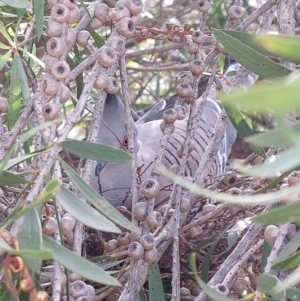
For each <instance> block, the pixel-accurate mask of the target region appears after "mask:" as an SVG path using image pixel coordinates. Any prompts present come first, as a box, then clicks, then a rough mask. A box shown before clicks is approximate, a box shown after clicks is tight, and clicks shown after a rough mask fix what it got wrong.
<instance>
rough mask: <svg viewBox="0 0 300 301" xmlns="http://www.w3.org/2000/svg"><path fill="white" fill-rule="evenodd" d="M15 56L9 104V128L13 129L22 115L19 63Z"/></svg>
mask: <svg viewBox="0 0 300 301" xmlns="http://www.w3.org/2000/svg"><path fill="white" fill-rule="evenodd" d="M15 57H16V55H15V56H14V60H13V65H12V71H11V78H10V87H9V106H8V128H9V129H10V130H11V129H12V128H13V127H14V125H15V123H16V122H17V120H18V119H19V117H20V111H21V86H20V75H19V74H20V72H19V64H18V61H17V60H16V59H15Z"/></svg>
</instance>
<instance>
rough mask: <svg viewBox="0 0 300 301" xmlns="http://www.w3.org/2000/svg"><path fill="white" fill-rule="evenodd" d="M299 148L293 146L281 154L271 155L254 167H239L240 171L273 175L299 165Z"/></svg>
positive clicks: (252, 174)
mask: <svg viewBox="0 0 300 301" xmlns="http://www.w3.org/2000/svg"><path fill="white" fill-rule="evenodd" d="M299 152H300V148H299V147H293V148H290V149H289V150H287V151H285V152H284V153H283V154H282V155H280V156H276V157H272V158H271V159H270V160H268V161H266V162H264V163H262V164H260V165H258V166H254V167H251V168H249V167H246V168H241V171H242V172H243V173H245V174H247V175H250V176H254V177H259V178H260V177H274V176H278V173H284V172H286V171H288V170H291V169H294V168H295V167H297V166H299V165H300V156H299Z"/></svg>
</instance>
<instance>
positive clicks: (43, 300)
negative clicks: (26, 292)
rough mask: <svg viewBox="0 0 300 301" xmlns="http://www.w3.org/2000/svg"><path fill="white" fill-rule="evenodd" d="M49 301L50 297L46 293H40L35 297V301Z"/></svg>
mask: <svg viewBox="0 0 300 301" xmlns="http://www.w3.org/2000/svg"><path fill="white" fill-rule="evenodd" d="M48 299H49V295H48V294H47V293H46V292H44V291H38V292H36V295H35V299H34V300H35V301H47V300H48Z"/></svg>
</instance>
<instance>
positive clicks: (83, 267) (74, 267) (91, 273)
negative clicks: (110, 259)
mask: <svg viewBox="0 0 300 301" xmlns="http://www.w3.org/2000/svg"><path fill="white" fill-rule="evenodd" d="M43 241H44V246H45V247H46V248H48V249H50V250H52V251H53V258H54V260H56V261H57V262H59V263H60V264H62V265H63V266H65V267H66V268H67V269H69V270H71V271H72V272H74V273H76V274H78V275H80V276H82V277H84V278H86V279H89V280H92V281H95V282H97V283H102V284H105V285H113V286H118V285H120V283H119V282H118V281H117V280H116V279H115V278H113V277H112V276H110V275H109V273H107V272H105V271H104V270H103V269H101V268H100V267H98V266H96V265H95V264H93V263H91V262H89V261H88V260H86V259H84V258H82V257H80V256H77V255H76V254H75V253H73V252H71V251H70V250H68V249H67V248H65V247H63V246H61V245H59V244H57V243H56V242H55V241H54V240H52V239H50V238H49V237H47V236H46V235H44V236H43Z"/></svg>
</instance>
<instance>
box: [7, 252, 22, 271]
mask: <svg viewBox="0 0 300 301" xmlns="http://www.w3.org/2000/svg"><path fill="white" fill-rule="evenodd" d="M24 266H25V264H24V260H23V259H22V258H21V257H20V256H16V255H12V256H11V257H10V262H9V265H8V268H9V269H10V270H11V271H12V272H13V273H20V272H22V271H23V270H24Z"/></svg>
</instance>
